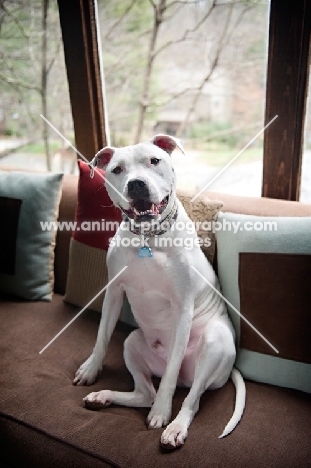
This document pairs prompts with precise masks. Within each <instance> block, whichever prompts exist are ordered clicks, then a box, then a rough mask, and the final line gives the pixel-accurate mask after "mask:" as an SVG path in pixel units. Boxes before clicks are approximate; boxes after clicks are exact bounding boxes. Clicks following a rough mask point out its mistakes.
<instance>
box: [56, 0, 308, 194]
mask: <svg viewBox="0 0 311 468" xmlns="http://www.w3.org/2000/svg"><path fill="white" fill-rule="evenodd" d="M58 6H59V14H60V23H61V29H62V36H63V43H64V51H65V61H66V67H67V76H68V82H69V91H70V100H71V106H72V114H73V120H74V129H75V137H76V146H77V149H78V150H79V151H80V152H81V153H82V154H83V155H84V156H85V157H86V158H87V159H88V160H90V159H92V157H93V156H94V154H95V153H96V152H97V151H98V150H99V149H100V148H102V147H103V146H105V145H107V144H109V132H108V123H107V122H108V120H107V118H106V103H105V99H104V80H103V70H102V65H101V58H100V57H101V54H100V53H99V52H100V51H101V48H100V40H99V34H98V22H97V1H96V0H70V2H68V0H58ZM310 31H311V1H310V0H286V2H285V1H284V0H271V7H270V24H269V49H268V66H267V90H266V112H265V124H267V123H268V122H270V120H271V119H272V118H273V117H274V116H275V115H278V118H277V119H276V120H275V122H273V124H272V125H271V126H269V127H268V128H267V129H266V131H265V134H264V159H263V183H262V196H263V197H269V198H280V199H285V200H299V193H300V178H301V161H302V149H303V134H304V121H305V112H306V100H307V89H308V74H309V56H310Z"/></svg>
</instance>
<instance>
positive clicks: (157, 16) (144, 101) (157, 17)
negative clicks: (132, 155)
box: [134, 0, 166, 144]
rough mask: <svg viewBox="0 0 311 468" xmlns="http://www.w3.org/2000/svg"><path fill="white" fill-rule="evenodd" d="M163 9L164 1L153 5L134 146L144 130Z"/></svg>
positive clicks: (164, 6) (161, 0)
mask: <svg viewBox="0 0 311 468" xmlns="http://www.w3.org/2000/svg"><path fill="white" fill-rule="evenodd" d="M165 9H166V0H160V2H159V3H158V4H157V5H155V4H154V23H153V28H152V34H151V39H150V44H149V50H148V59H147V65H146V70H145V76H144V84H143V91H142V95H141V99H140V102H139V111H138V123H137V130H136V135H135V138H134V143H135V144H136V143H139V142H140V139H141V136H142V132H143V129H144V122H145V117H146V112H147V109H148V106H149V90H150V78H151V74H152V67H153V62H154V58H155V56H154V54H155V46H156V42H157V37H158V32H159V28H160V26H161V23H162V22H163V13H164V11H165Z"/></svg>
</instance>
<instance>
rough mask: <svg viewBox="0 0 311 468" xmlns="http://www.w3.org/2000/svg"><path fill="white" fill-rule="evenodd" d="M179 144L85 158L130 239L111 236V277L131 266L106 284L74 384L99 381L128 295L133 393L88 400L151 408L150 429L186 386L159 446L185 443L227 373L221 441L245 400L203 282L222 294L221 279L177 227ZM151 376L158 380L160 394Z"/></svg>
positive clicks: (226, 331)
mask: <svg viewBox="0 0 311 468" xmlns="http://www.w3.org/2000/svg"><path fill="white" fill-rule="evenodd" d="M176 147H179V148H180V149H181V151H183V149H182V147H181V143H180V141H179V140H177V139H175V138H173V137H170V136H167V135H157V136H155V137H153V138H152V139H151V140H150V141H148V142H146V143H140V144H137V145H134V146H127V147H125V148H118V149H116V148H111V147H106V148H103V149H102V150H100V151H99V152H98V153H97V155H96V156H95V158H94V159H93V161H92V162H91V165H90V166H91V168H92V170H94V169H93V168H94V166H97V167H99V168H105V169H106V186H107V190H108V193H109V196H110V197H111V199H112V201H113V203H114V204H115V205H116V206H117V207H119V208H120V209H121V210H122V212H123V215H124V221H123V223H122V224H121V226H120V228H119V229H118V231H117V233H116V236H118V239H119V241H120V240H121V241H122V239H124V238H125V237H126V238H127V240H128V242H127V243H126V246H125V245H122V242H118V243H117V242H112V244H111V246H110V248H109V251H108V255H107V265H108V272H109V279H110V280H111V279H113V278H114V277H115V276H117V275H118V273H119V272H120V270H122V268H124V267H125V266H127V268H126V269H125V270H124V271H123V273H122V274H121V275H119V276H118V277H117V278H116V279H115V280H114V281H113V282H112V283H111V284H110V286H109V287H108V288H107V290H106V296H105V300H104V304H103V310H102V317H101V321H100V326H99V331H98V336H97V340H96V344H95V347H94V349H93V352H92V354H91V356H90V357H89V358H88V359H87V360H86V361H85V362H84V363H83V364H82V365H81V366H80V368H79V369H78V371H77V373H76V376H75V379H74V384H76V385H84V384H86V385H90V384H92V383H93V382H94V381H95V379H96V377H97V375H98V373H99V371H101V369H102V365H103V359H104V356H105V353H106V350H107V346H108V343H109V340H110V337H111V335H112V332H113V330H114V328H115V325H116V322H117V320H118V317H119V314H120V310H121V307H122V303H123V296H124V293H126V295H127V297H128V300H129V303H130V305H131V308H132V312H133V314H134V317H135V319H136V321H137V323H138V325H139V328H138V329H136V330H134V331H133V332H132V333H131V334H130V335H129V336H128V338H127V339H126V341H125V343H124V359H125V363H126V366H127V368H128V370H129V371H130V372H131V374H132V376H133V379H134V390H133V391H132V392H118V391H112V390H102V391H100V392H93V393H90V394H89V395H88V396H87V397H86V398H84V402H85V405H86V406H87V407H95V408H96V407H104V406H107V405H109V404H111V403H115V404H118V405H125V406H134V407H150V406H151V410H150V412H149V415H148V418H147V422H148V427H149V428H160V427H162V426H166V425H167V424H168V423H169V421H170V417H171V406H172V397H173V394H174V391H175V387H176V385H180V386H186V387H190V391H189V393H188V395H187V397H186V398H185V400H184V402H183V404H182V407H181V410H180V412H179V413H178V415H177V417H176V418H175V419H174V420H173V421H172V422H171V423H170V424H168V426H167V427H166V428H165V430H164V432H163V433H162V436H161V444H162V446H163V447H165V448H168V449H172V448H176V447H179V446H181V445H182V444H183V443H184V441H185V439H186V437H187V431H188V427H189V425H190V423H191V421H192V419H193V417H194V415H195V414H196V412H197V411H198V408H199V401H200V397H201V395H202V393H203V392H204V391H205V390H206V389H216V388H220V387H222V386H223V385H224V384H225V383H226V382H227V380H228V378H229V377H230V376H231V378H232V380H233V382H234V384H235V387H236V404H235V410H234V413H233V416H232V418H231V420H230V421H229V423H228V424H227V426H226V428H225V429H224V432H223V434H222V435H221V436H220V437H224V436H225V435H227V434H229V433H230V432H231V431H232V430H233V429H234V427H235V426H236V425H237V423H238V422H239V420H240V418H241V416H242V413H243V410H244V405H245V385H244V381H243V378H242V376H241V374H240V373H239V372H238V371H237V370H236V369H235V368H234V367H233V364H234V361H235V356H236V350H235V344H234V336H235V335H234V329H233V327H232V324H231V322H230V320H229V318H228V315H227V310H226V306H225V303H224V301H223V300H222V298H221V296H220V295H219V294H217V292H216V291H215V290H214V289H213V288H211V287H210V286H209V285H208V283H210V284H212V285H213V286H214V287H215V288H216V289H217V290H220V286H219V283H218V280H217V277H216V275H215V273H214V271H213V268H212V266H211V265H210V264H209V263H208V261H207V260H206V258H205V256H204V254H203V253H202V250H201V249H200V246H199V244H198V242H196V239H197V236H196V233H193V234H189V233H186V232H185V231H184V232H183V231H180V230H178V231H177V230H174V229H173V226H174V223H175V222H177V221H178V222H179V223H180V222H183V223H185V225H186V223H187V222H188V223H189V222H190V219H189V218H188V216H187V214H186V212H185V210H184V208H183V207H182V205H181V203H180V202H179V201H178V200H177V198H176V195H175V186H176V181H175V173H174V169H173V167H172V163H171V158H170V154H171V152H172V151H173V150H174V149H175V148H176ZM155 222H158V223H157V224H155ZM124 223H127V225H128V226H129V230H126V229H125V226H124ZM155 226H156V227H155ZM176 236H178V237H181V238H182V239H184V238H186V237H189V236H191V237H192V238H193V249H191V250H189V249H187V250H186V249H184V248H183V247H176V246H174V244H173V243H170V242H168V240H169V238H170V239H173V240H174V239H175V238H176ZM160 239H161V240H163V239H167V243H166V244H165V243H164V244H165V245H164V246H163V245H162V246H161V245H160V244H159V240H160ZM129 242H130V244H131V245H130V246H129ZM179 245H180V243H179ZM192 266H194V267H195V268H196V269H197V270H198V271H199V272H200V274H201V275H202V276H203V277H204V278H206V280H207V282H208V283H207V282H205V281H204V280H203V279H202V277H200V276H199V275H198V273H197V272H196V271H195V270H194V269H193V268H192ZM152 375H155V376H158V377H161V378H162V379H161V383H160V386H159V389H158V391H157V392H156V390H155V388H154V386H153V383H152V379H151V377H152Z"/></svg>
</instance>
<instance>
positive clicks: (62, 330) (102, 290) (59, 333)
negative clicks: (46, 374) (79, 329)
mask: <svg viewBox="0 0 311 468" xmlns="http://www.w3.org/2000/svg"><path fill="white" fill-rule="evenodd" d="M126 268H127V266H125V267H124V268H122V270H121V271H119V273H118V274H117V275H116V276H115V277H114V278H112V280H110V281H109V283H107V284H106V286H105V287H104V288H103V289H101V290H100V291H99V293H97V294H96V296H94V297H93V299H92V300H91V301H90V302H88V303H87V304H86V306H84V307H83V309H82V310H80V312H79V313H78V314H77V315H76V316H75V317H74V318H73V319H72V320H70V322H69V323H67V325H66V326H65V327H64V328H62V329H61V331H60V332H58V333H57V335H55V336H54V338H53V339H52V340H51V341H50V342H49V343H48V344H47V345H45V346H44V348H42V349H41V351H40V352H39V354H42V353H43V351H45V350H46V348H48V347H49V346H50V344H52V343H53V341H55V340H56V339H57V338H58V337H59V336H60V335H61V334H62V333H63V332H64V331H65V330H66V328H68V327H69V325H71V324H72V323H73V322H74V321H75V320H76V319H77V318H78V317H79V316H80V315H81V314H82V312H84V311H85V309H87V308H88V306H89V305H90V304H92V302H93V301H95V299H97V297H98V296H100V294H101V293H103V292H104V291H105V290H106V289H107V288H108V286H110V284H111V283H113V282H114V280H115V279H117V278H118V276H120V275H121V273H123V271H124V270H125V269H126Z"/></svg>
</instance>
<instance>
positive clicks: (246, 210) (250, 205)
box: [206, 192, 311, 217]
mask: <svg viewBox="0 0 311 468" xmlns="http://www.w3.org/2000/svg"><path fill="white" fill-rule="evenodd" d="M206 196H208V198H210V199H211V200H221V201H222V202H223V208H222V209H221V211H223V212H230V213H237V214H246V215H255V216H290V217H300V216H311V204H309V203H300V202H295V201H288V200H275V199H273V198H264V197H262V198H257V197H244V196H237V195H228V194H227V193H226V194H225V193H218V192H206Z"/></svg>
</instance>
